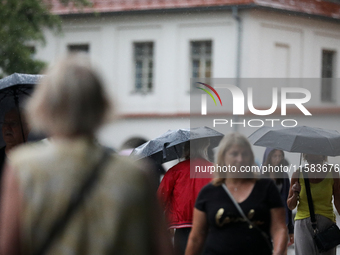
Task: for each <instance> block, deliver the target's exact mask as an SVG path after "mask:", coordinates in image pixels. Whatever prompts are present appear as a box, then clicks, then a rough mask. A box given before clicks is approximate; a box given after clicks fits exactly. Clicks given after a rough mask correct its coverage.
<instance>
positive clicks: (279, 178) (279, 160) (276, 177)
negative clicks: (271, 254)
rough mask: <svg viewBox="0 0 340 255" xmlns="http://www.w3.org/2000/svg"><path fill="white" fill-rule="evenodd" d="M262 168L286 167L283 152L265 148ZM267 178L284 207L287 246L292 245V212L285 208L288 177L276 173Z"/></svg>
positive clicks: (284, 174) (285, 174) (286, 163)
mask: <svg viewBox="0 0 340 255" xmlns="http://www.w3.org/2000/svg"><path fill="white" fill-rule="evenodd" d="M263 161H264V162H263V166H267V167H268V166H272V167H277V166H287V165H288V162H287V160H285V158H284V152H283V151H282V150H277V149H273V148H267V149H266V151H265V153H264V157H263ZM269 177H270V178H271V179H273V181H274V182H275V184H276V187H277V188H278V190H279V192H280V195H281V199H282V202H283V204H284V207H285V211H286V225H287V228H288V234H289V240H288V246H290V245H292V244H293V243H294V223H293V216H292V211H291V210H290V209H289V208H288V206H287V198H288V193H289V187H290V181H289V176H288V174H287V173H286V172H283V171H280V172H278V173H275V174H273V173H269ZM285 254H287V249H286V251H285Z"/></svg>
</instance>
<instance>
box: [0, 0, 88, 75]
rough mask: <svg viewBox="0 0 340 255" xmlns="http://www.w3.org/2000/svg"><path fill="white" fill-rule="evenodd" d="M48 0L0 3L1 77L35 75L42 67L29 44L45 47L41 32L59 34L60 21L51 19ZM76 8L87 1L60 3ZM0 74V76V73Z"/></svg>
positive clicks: (3, 1)
mask: <svg viewBox="0 0 340 255" xmlns="http://www.w3.org/2000/svg"><path fill="white" fill-rule="evenodd" d="M48 2H50V1H49V0H47V1H43V0H0V24H1V25H0V69H1V71H2V73H3V74H12V73H14V72H18V73H34V74H35V73H39V72H40V71H41V69H42V68H43V67H44V66H45V63H44V62H42V61H39V60H34V59H33V58H32V53H33V52H32V51H34V49H32V47H30V46H31V45H32V42H39V43H41V44H44V43H45V38H44V33H43V29H45V28H48V29H51V30H54V31H55V32H60V31H61V19H60V17H59V16H56V15H52V14H51V12H50V8H49V7H50V6H49V5H48V4H46V3H48ZM60 2H61V3H62V4H64V5H67V4H74V6H77V7H78V8H81V7H82V6H88V5H89V4H90V3H89V2H88V0H60ZM0 73H1V72H0Z"/></svg>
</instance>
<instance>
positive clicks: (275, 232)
mask: <svg viewBox="0 0 340 255" xmlns="http://www.w3.org/2000/svg"><path fill="white" fill-rule="evenodd" d="M270 214H271V224H270V234H271V237H272V240H273V245H274V250H273V255H282V254H283V253H284V251H285V249H286V247H287V235H288V234H287V227H286V220H285V218H286V216H285V209H284V208H283V207H278V208H273V209H271V210H270Z"/></svg>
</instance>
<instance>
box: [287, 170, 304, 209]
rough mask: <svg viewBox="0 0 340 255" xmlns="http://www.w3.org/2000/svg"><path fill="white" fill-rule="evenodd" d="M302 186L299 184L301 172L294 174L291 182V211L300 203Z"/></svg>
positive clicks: (289, 205) (288, 200)
mask: <svg viewBox="0 0 340 255" xmlns="http://www.w3.org/2000/svg"><path fill="white" fill-rule="evenodd" d="M300 191H301V186H300V183H299V172H294V173H293V176H292V180H291V182H290V188H289V193H288V199H287V205H288V208H289V209H290V210H294V208H295V207H296V206H297V203H298V201H299V194H300Z"/></svg>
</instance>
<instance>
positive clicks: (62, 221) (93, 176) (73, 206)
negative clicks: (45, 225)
mask: <svg viewBox="0 0 340 255" xmlns="http://www.w3.org/2000/svg"><path fill="white" fill-rule="evenodd" d="M110 154H112V151H111V150H109V149H107V148H104V149H103V152H102V156H101V158H100V160H99V161H98V162H97V163H96V164H95V166H94V167H93V170H92V171H91V172H90V174H89V175H88V177H87V178H86V180H85V182H84V183H83V184H82V186H81V187H80V189H79V190H78V191H76V192H74V194H72V196H71V201H70V203H69V205H68V207H67V209H66V211H65V212H64V214H63V215H62V216H61V217H60V218H58V219H57V220H56V221H55V222H54V224H53V226H52V228H51V231H50V233H49V235H48V236H47V238H46V239H45V241H44V242H43V244H42V245H41V246H40V248H39V249H38V250H37V252H35V253H34V254H35V255H43V254H45V253H46V252H47V250H48V248H49V246H50V245H51V244H52V242H53V240H54V239H55V238H56V237H57V236H58V235H59V234H60V233H61V232H62V231H63V230H64V228H65V227H66V225H67V223H68V222H69V220H70V219H71V217H72V215H74V213H75V212H76V211H77V209H78V208H79V205H80V204H81V203H82V202H83V201H84V198H85V197H86V195H88V194H89V193H90V191H91V190H93V188H94V186H95V183H96V181H97V180H98V178H99V176H100V173H101V172H102V170H103V169H104V165H105V164H106V163H107V161H108V159H109V156H110Z"/></svg>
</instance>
